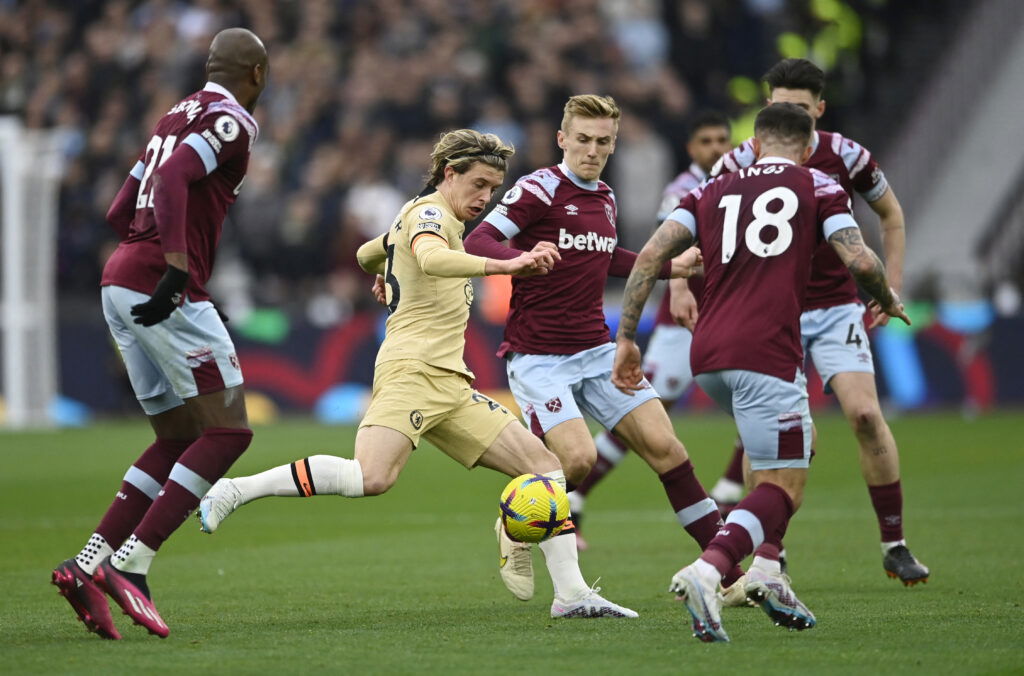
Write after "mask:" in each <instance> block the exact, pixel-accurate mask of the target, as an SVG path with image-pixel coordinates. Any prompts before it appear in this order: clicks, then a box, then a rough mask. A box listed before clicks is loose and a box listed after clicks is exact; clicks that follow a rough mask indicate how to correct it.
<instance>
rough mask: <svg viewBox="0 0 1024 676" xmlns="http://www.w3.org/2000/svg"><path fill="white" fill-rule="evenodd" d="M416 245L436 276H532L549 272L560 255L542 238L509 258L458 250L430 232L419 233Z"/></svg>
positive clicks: (421, 260)
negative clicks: (530, 248) (541, 240)
mask: <svg viewBox="0 0 1024 676" xmlns="http://www.w3.org/2000/svg"><path fill="white" fill-rule="evenodd" d="M412 245H413V253H414V255H415V256H416V262H417V263H419V266H420V269H421V270H422V271H423V272H424V273H425V274H428V275H432V276H434V277H485V276H487V275H517V276H520V277H530V276H533V275H543V274H547V273H548V271H550V270H551V268H552V266H553V265H554V264H555V261H556V260H558V258H559V255H558V250H557V249H556V248H555V247H554V245H553V244H551V243H550V242H541V243H539V244H538V245H537V246H536V247H534V249H533V250H532V251H517V255H516V256H515V257H514V258H512V259H509V260H505V259H500V258H485V257H483V256H474V255H472V254H468V253H466V252H464V251H455V250H453V249H450V248H448V242H447V241H446V240H445V239H444V238H443V237H440V236H438V235H431V234H427V233H424V234H423V235H420V236H417V237H416V238H415V239H414V240H413V243H412Z"/></svg>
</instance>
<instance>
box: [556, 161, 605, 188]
mask: <svg viewBox="0 0 1024 676" xmlns="http://www.w3.org/2000/svg"><path fill="white" fill-rule="evenodd" d="M558 170H559V171H561V172H562V173H563V174H565V176H566V177H567V178H568V179H569V180H570V181H572V182H573V183H575V184H576V185H578V186H579V187H581V188H583V189H584V190H597V188H598V183H599V181H584V180H583V179H582V178H580V177H579V176H577V175H576V174H574V173H573V172H572V169H570V168H569V165H567V164H566V163H565V162H559V163H558Z"/></svg>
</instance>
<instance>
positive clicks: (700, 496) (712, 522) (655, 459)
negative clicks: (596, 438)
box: [615, 399, 746, 605]
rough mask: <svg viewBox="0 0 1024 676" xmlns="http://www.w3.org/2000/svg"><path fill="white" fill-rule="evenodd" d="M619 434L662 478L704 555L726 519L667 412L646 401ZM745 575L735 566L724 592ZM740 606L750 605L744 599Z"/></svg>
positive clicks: (620, 426)
mask: <svg viewBox="0 0 1024 676" xmlns="http://www.w3.org/2000/svg"><path fill="white" fill-rule="evenodd" d="M615 433H616V434H617V435H619V436H620V437H621V438H622V439H624V440H625V441H626V443H627V444H629V447H630V448H632V449H633V450H634V451H636V454H637V455H639V456H640V457H641V458H643V459H644V461H645V462H646V463H647V464H648V465H650V467H651V469H653V470H654V471H655V472H656V473H657V474H658V478H659V479H661V483H662V485H663V487H664V489H665V495H666V496H667V497H668V501H669V504H671V505H672V511H674V512H675V513H676V518H677V519H678V520H679V524H680V525H681V526H682V527H683V528H684V529H685V530H686V532H687V533H689V534H690V537H692V538H693V539H694V541H696V543H697V545H698V546H699V547H700V548H701V550H702V551H703V550H704V548H706V547H707V546H708V543H710V542H711V540H712V539H713V538H714V537H715V534H716V533H718V529H719V528H720V527H721V524H722V515H721V514H720V513H719V511H718V506H717V505H716V504H715V501H714V500H712V499H711V498H710V497H709V496H708V494H707V492H705V490H704V487H703V486H701V484H700V481H698V480H697V476H696V475H695V474H694V471H693V463H692V462H690V457H689V455H687V453H686V447H685V446H683V442H681V441H679V439H678V438H677V437H676V434H675V430H674V429H673V428H672V421H671V420H670V419H669V417H668V413H667V412H666V411H665V408H664V407H663V406H662V405H661V404H660V403H659V402H658V401H656V400H654V399H652V400H650V401H646V402H644V403H643V404H640V405H639V406H637V407H636V408H634V409H633V410H632V411H630V412H629V413H627V414H626V416H625V417H624V418H623V419H622V420H621V421H620V422H619V424H618V425H616V426H615ZM742 575H743V571H742V570H741V569H740V568H739V566H735V567H734V569H733V570H731V571H729V572H728V573H727V574H726V575H725V576H724V577H723V579H722V588H723V589H728V588H730V587H732V586H733V585H734V584H735V583H736V582H737V581H739V580H740V578H741V577H742ZM737 591H738V590H737ZM740 603H741V604H742V605H746V604H745V602H743V601H742V599H740Z"/></svg>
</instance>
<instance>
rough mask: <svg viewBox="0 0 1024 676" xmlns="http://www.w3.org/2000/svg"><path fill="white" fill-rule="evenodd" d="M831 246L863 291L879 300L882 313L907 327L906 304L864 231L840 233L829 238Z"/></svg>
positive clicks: (856, 229)
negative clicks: (869, 245) (901, 299)
mask: <svg viewBox="0 0 1024 676" xmlns="http://www.w3.org/2000/svg"><path fill="white" fill-rule="evenodd" d="M828 242H829V244H831V245H832V248H833V249H835V251H836V253H837V254H839V258H840V259H841V260H842V261H843V263H844V264H846V267H847V268H848V269H849V270H850V272H851V273H852V274H853V277H854V279H856V280H857V283H858V284H860V286H861V288H862V289H864V290H865V291H867V292H868V294H869V295H870V296H871V297H872V298H874V299H875V302H877V303H878V307H879V309H880V310H881V312H883V313H885V314H886V315H889V316H890V317H899V318H900V319H902V320H903V321H904V322H906V323H907V324H910V319H908V318H907V315H906V314H905V313H904V312H903V303H901V302H900V299H899V296H897V295H896V292H895V291H893V290H892V289H891V288H890V287H889V281H888V280H887V279H886V277H885V267H884V266H883V265H882V261H881V260H879V258H878V256H877V255H876V254H875V252H874V251H872V250H871V248H870V247H868V245H867V244H865V243H864V239H863V238H862V237H861V234H860V228H843V229H842V230H836V231H835V232H834V233H832V235H831V236H830V237H829V238H828Z"/></svg>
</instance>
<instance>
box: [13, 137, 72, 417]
mask: <svg viewBox="0 0 1024 676" xmlns="http://www.w3.org/2000/svg"><path fill="white" fill-rule="evenodd" d="M62 170H63V160H62V157H61V153H60V147H59V138H58V135H57V134H56V133H54V132H52V131H45V130H31V129H25V128H24V126H23V125H22V123H21V120H19V119H18V118H17V117H2V118H0V221H2V226H0V229H2V233H3V238H2V241H0V270H2V274H0V289H2V293H0V349H2V352H3V360H2V365H0V370H2V372H3V397H4V403H5V409H6V424H7V426H8V427H13V428H31V427H48V426H51V425H52V424H53V420H52V419H51V416H50V407H51V405H52V403H53V402H54V400H55V398H56V396H57V322H56V311H57V200H58V198H59V187H60V177H61V172H62Z"/></svg>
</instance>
